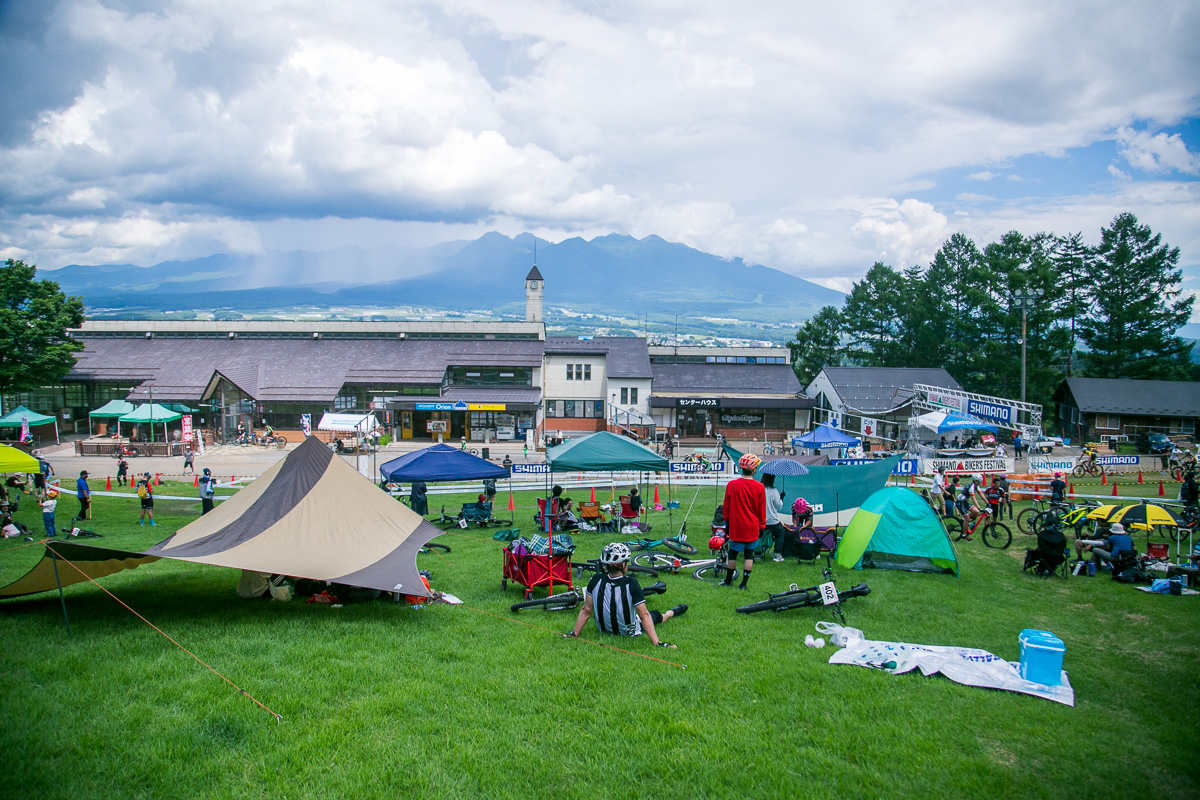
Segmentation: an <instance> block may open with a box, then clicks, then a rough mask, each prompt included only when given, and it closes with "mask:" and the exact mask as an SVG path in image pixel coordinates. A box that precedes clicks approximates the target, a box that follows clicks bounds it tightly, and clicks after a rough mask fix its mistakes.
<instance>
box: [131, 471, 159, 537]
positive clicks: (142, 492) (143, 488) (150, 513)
mask: <svg viewBox="0 0 1200 800" xmlns="http://www.w3.org/2000/svg"><path fill="white" fill-rule="evenodd" d="M136 488H137V496H138V497H139V498H141V501H142V511H141V515H140V517H139V519H138V525H145V524H146V520H147V519H149V520H150V524H151V525H157V524H158V523H157V522H155V521H154V481H153V480H151V478H150V473H149V472H147V473H146V475H145V477H143V478H142V479H141V480H140V481H138V482H137V486H136Z"/></svg>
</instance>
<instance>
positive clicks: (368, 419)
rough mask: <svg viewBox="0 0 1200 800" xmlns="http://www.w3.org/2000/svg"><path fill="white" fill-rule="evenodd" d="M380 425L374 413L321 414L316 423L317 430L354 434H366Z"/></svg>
mask: <svg viewBox="0 0 1200 800" xmlns="http://www.w3.org/2000/svg"><path fill="white" fill-rule="evenodd" d="M379 427H380V425H379V420H377V419H375V415H374V414H328V413H326V414H322V415H321V421H320V422H318V423H317V430H319V431H335V432H337V433H353V434H354V435H356V436H367V435H369V434H371V433H373V432H374V431H375V430H376V429H378V428H379Z"/></svg>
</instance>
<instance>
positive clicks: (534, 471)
mask: <svg viewBox="0 0 1200 800" xmlns="http://www.w3.org/2000/svg"><path fill="white" fill-rule="evenodd" d="M510 471H511V472H512V474H513V475H544V474H546V473H547V472H549V471H550V465H549V464H513V465H512V467H511V468H510Z"/></svg>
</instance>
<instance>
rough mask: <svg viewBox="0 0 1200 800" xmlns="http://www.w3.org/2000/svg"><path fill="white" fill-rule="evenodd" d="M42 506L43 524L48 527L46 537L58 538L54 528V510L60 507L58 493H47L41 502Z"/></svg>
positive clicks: (52, 491)
mask: <svg viewBox="0 0 1200 800" xmlns="http://www.w3.org/2000/svg"><path fill="white" fill-rule="evenodd" d="M40 505H41V506H42V524H43V525H45V526H46V535H47V536H50V537H54V536H57V535H58V534H57V533H56V532H55V531H56V530H57V529H56V528H55V527H54V508H55V506H57V505H58V492H56V491H54V490H53V489H51V490H50V491H48V492H46V497H45V498H44V499H43V500H42V501H41V503H40Z"/></svg>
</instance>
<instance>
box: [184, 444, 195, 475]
mask: <svg viewBox="0 0 1200 800" xmlns="http://www.w3.org/2000/svg"><path fill="white" fill-rule="evenodd" d="M195 459H196V454H195V453H193V452H192V446H191V445H190V444H188V445H184V447H183V471H184V472H187V471H188V470H189V469H190V470H191V471H192V474H193V475H195V474H196V466H195V464H194V463H193V462H194V461H195Z"/></svg>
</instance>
